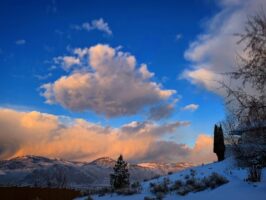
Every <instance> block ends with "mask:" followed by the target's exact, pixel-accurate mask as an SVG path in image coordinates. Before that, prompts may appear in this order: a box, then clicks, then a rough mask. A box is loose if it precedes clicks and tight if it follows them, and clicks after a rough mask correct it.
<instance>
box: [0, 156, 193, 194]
mask: <svg viewBox="0 0 266 200" xmlns="http://www.w3.org/2000/svg"><path fill="white" fill-rule="evenodd" d="M115 163H116V161H115V160H113V159H112V158H109V157H102V158H98V159H96V160H94V161H92V162H72V161H67V160H61V159H51V158H46V157H41V156H32V155H28V156H22V157H16V158H13V159H10V160H2V161H0V185H2V186H14V185H16V186H37V187H69V188H79V189H82V188H97V187H104V186H108V185H109V176H110V173H112V171H113V167H114V165H115ZM128 166H129V173H130V179H131V181H132V182H133V181H143V180H149V179H152V178H154V177H158V176H161V175H166V174H168V173H170V172H177V171H180V170H183V169H185V168H189V167H192V166H193V165H192V164H190V163H183V162H180V163H170V164H169V163H155V162H150V163H139V164H132V163H129V164H128Z"/></svg>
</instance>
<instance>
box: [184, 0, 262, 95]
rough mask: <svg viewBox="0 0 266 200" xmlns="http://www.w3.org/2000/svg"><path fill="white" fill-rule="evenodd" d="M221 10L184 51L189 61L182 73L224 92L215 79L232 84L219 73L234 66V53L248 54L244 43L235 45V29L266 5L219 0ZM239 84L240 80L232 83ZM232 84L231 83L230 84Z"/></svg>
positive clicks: (259, 0)
mask: <svg viewBox="0 0 266 200" xmlns="http://www.w3.org/2000/svg"><path fill="white" fill-rule="evenodd" d="M219 4H220V7H221V10H220V12H218V13H217V14H216V15H214V16H213V17H212V18H211V19H209V21H208V22H207V23H206V26H205V30H204V32H203V33H202V34H200V35H198V36H197V39H196V40H195V41H193V42H192V43H191V44H190V46H189V48H188V49H187V51H186V52H185V58H186V59H187V60H189V61H190V62H191V68H190V69H186V70H185V71H184V72H183V74H182V77H183V78H186V79H188V80H189V81H191V82H192V83H193V84H196V85H201V86H203V87H205V88H206V89H208V90H211V91H214V92H218V93H220V94H223V91H222V90H218V88H220V86H221V85H220V84H219V83H218V82H217V81H224V82H225V83H227V84H231V83H230V82H229V79H227V78H225V77H224V76H221V74H222V73H225V72H232V71H234V70H235V68H236V67H237V63H236V62H237V54H239V55H241V56H243V57H245V58H248V56H247V55H246V53H244V52H243V47H244V46H245V44H244V43H242V44H240V45H237V42H238V41H239V37H236V36H235V34H236V33H241V32H243V30H244V27H245V23H246V21H247V19H248V17H249V16H252V15H254V14H256V13H257V12H258V11H260V10H261V7H264V8H265V7H266V1H264V0H246V1H238V0H221V1H219ZM234 84H235V85H233V87H234V86H238V85H240V84H241V82H240V81H239V82H236V83H234ZM231 86H232V85H231Z"/></svg>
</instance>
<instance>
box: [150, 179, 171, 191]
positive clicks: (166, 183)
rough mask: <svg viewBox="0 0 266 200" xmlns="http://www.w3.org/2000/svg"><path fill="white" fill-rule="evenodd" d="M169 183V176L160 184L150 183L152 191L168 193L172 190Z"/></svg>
mask: <svg viewBox="0 0 266 200" xmlns="http://www.w3.org/2000/svg"><path fill="white" fill-rule="evenodd" d="M169 184H170V180H169V179H168V178H164V179H163V182H161V183H158V184H155V183H150V191H151V192H152V193H153V194H157V193H164V194H166V193H168V192H169V191H170V189H169Z"/></svg>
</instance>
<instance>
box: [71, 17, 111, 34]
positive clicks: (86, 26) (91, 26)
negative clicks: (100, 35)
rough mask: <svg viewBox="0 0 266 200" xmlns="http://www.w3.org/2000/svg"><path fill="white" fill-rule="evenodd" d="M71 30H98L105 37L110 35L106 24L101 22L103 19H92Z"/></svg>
mask: <svg viewBox="0 0 266 200" xmlns="http://www.w3.org/2000/svg"><path fill="white" fill-rule="evenodd" d="M72 28H74V29H76V30H86V31H92V30H98V31H102V32H104V33H106V34H107V35H112V34H113V33H112V30H111V29H110V27H109V25H108V23H107V22H105V21H104V20H103V18H100V19H94V20H92V21H91V22H90V23H89V22H84V23H83V24H81V25H74V26H72Z"/></svg>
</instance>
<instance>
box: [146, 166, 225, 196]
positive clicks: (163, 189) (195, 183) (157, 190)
mask: <svg viewBox="0 0 266 200" xmlns="http://www.w3.org/2000/svg"><path fill="white" fill-rule="evenodd" d="M227 182H228V180H227V179H226V178H224V177H223V176H221V175H219V174H217V173H212V174H211V175H210V176H208V177H204V178H202V179H198V178H196V171H195V170H191V172H190V176H189V175H187V176H185V180H184V181H182V180H176V181H175V182H171V181H170V180H169V179H167V178H165V179H164V180H163V181H162V182H161V183H150V191H151V192H152V193H153V194H155V195H156V197H157V196H158V195H163V196H164V195H165V194H167V193H168V192H170V191H176V193H177V194H179V195H182V196H184V195H186V194H188V193H190V192H199V191H203V190H206V189H208V188H211V189H214V188H216V187H219V186H220V185H223V184H225V183H227ZM157 199H160V198H157Z"/></svg>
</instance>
